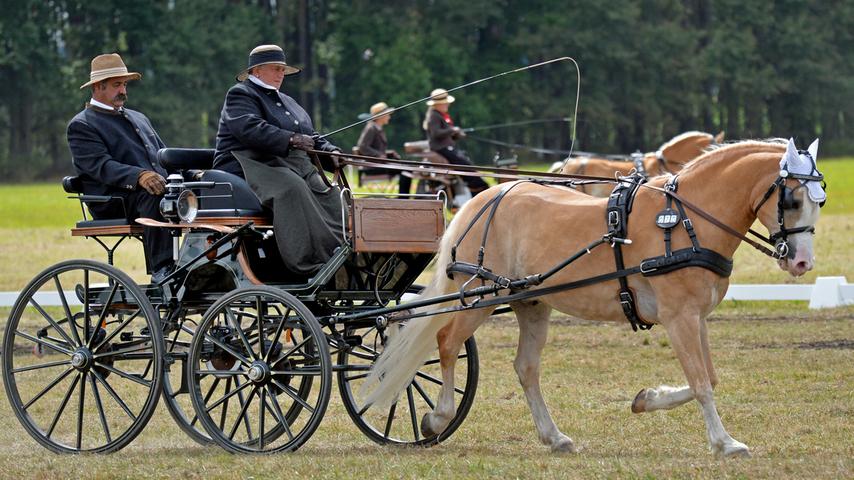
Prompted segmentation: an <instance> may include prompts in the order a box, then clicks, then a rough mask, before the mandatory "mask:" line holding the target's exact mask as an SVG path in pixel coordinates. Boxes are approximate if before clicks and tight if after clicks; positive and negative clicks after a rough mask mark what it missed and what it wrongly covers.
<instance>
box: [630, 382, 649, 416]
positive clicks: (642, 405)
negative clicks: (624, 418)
mask: <svg viewBox="0 0 854 480" xmlns="http://www.w3.org/2000/svg"><path fill="white" fill-rule="evenodd" d="M645 411H646V389H645V388H644V389H643V390H641V391H640V392H638V394H637V395H635V399H634V400H632V413H643V412H645Z"/></svg>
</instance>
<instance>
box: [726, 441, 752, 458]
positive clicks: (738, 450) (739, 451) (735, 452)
mask: <svg viewBox="0 0 854 480" xmlns="http://www.w3.org/2000/svg"><path fill="white" fill-rule="evenodd" d="M721 455H722V456H723V457H726V458H750V449H749V448H747V445H745V444H743V443H741V442H737V441H734V442H733V443H732V445H727V446H725V447H724V449H723V452H721Z"/></svg>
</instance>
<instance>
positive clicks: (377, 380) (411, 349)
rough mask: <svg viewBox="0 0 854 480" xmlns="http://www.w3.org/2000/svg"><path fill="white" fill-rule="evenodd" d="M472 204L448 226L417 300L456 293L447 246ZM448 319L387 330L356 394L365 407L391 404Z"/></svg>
mask: <svg viewBox="0 0 854 480" xmlns="http://www.w3.org/2000/svg"><path fill="white" fill-rule="evenodd" d="M473 203H475V202H468V203H467V204H466V205H465V206H464V207H463V208H462V209H461V210H460V212H458V213H457V215H456V217H455V218H454V221H451V224H450V225H449V226H448V230H447V231H446V232H445V235H444V236H443V237H442V241H441V244H440V247H439V254H438V256H437V259H436V273H435V274H434V275H433V279H432V280H431V281H430V283H429V284H428V285H427V287H426V288H425V289H424V291H423V292H421V294H420V295H419V296H418V299H426V298H431V297H437V296H439V295H444V294H447V293H451V292H453V291H455V290H456V287H455V285H454V283H453V281H452V280H451V279H449V278H448V276H447V275H445V271H444V270H445V266H446V265H448V263H449V261H450V257H451V253H450V252H451V246H452V245H451V242H453V241H455V240H456V239H457V238H458V236H459V233H460V232H461V231H462V229H464V228H465V226H466V225H467V224H466V222H463V221H460V220H462V218H463V217H467V215H463V212H465V211H466V210H469V209H470V207H471V204H473ZM466 207H469V208H466ZM440 307H441V305H430V306H426V307H421V308H418V309H414V312H413V313H423V312H429V311H431V310H436V309H437V308H440ZM452 318H453V314H445V315H430V316H426V317H420V318H413V319H411V320H409V321H407V322H406V324H405V325H404V326H402V327H401V328H389V329H388V330H387V331H388V332H389V341H388V343H387V344H386V345H385V349H384V350H383V352H382V353H381V354H380V356H379V358H378V359H377V361H376V363H374V366H373V368H372V369H371V372H370V374H369V375H368V377H367V379H366V380H365V383H364V384H363V385H362V388H361V391H360V393H361V394H362V395H365V394H367V398H366V400H365V404H366V405H376V406H378V407H380V408H385V407H388V406H389V405H391V404H392V403H394V401H395V400H397V398H398V395H399V394H400V392H402V391H403V390H404V389H405V388H406V386H407V385H409V383H410V382H411V381H412V378H413V377H414V376H415V373H416V372H417V371H418V369H419V368H421V366H422V365H423V364H424V361H425V360H427V358H428V357H429V355H430V353H431V352H433V351H435V349H436V347H437V341H436V335H437V334H438V333H439V330H441V329H442V327H444V326H445V325H447V324H448V322H450V321H451V319H452Z"/></svg>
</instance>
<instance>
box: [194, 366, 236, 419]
mask: <svg viewBox="0 0 854 480" xmlns="http://www.w3.org/2000/svg"><path fill="white" fill-rule="evenodd" d="M219 381H220V379H219V378H214V381H213V383H211V388H209V389H208V393H206V394H205V400H204V402H203V403H204V404H207V403H208V400H210V399H211V397H212V396H213V393H214V390H216V387H217V385H219ZM229 381H230V380H229ZM198 421H199V415H198V414H195V415H193V418H192V419H191V420H190V425H191V426H193V425H195V424H196V422H198Z"/></svg>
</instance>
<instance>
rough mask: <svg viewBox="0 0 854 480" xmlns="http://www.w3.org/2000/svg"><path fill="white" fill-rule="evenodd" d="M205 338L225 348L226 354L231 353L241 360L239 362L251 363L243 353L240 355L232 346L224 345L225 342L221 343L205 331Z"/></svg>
mask: <svg viewBox="0 0 854 480" xmlns="http://www.w3.org/2000/svg"><path fill="white" fill-rule="evenodd" d="M191 332H192V331H191ZM205 340H209V341H211V342H213V343H214V344H215V345H216V346H218V347H219V348H221V349H223V350H225V351H226V352H228V354H229V355H231V356H232V357H234V358H236V359H238V360H240V361H241V362H243V363H244V364H246V365H252V362H251V361H249V359H247V358H246V357H244V356H243V355H241V354H239V353H237V351H235V350H234V349H233V348H231V347H230V346H228V345H226V344H225V343H222V342H221V341H220V340H219V339H218V338H216V337H213V336H212V335H211V334H209V333H206V334H205ZM250 353H251V352H250Z"/></svg>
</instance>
